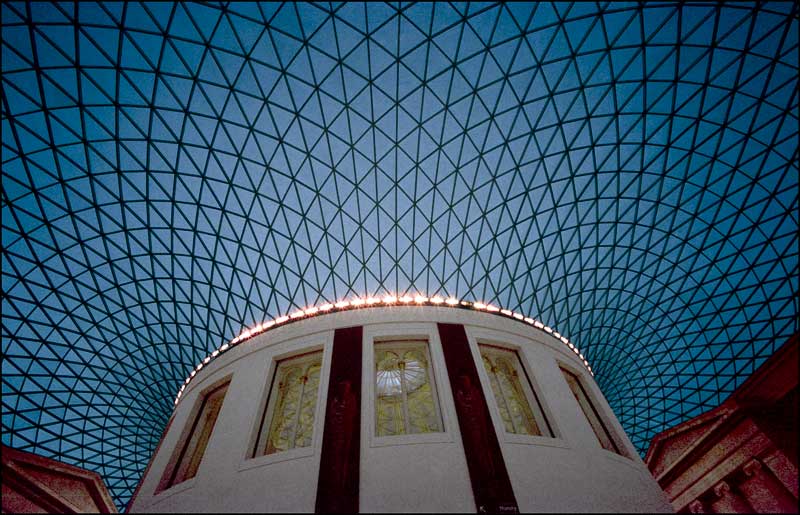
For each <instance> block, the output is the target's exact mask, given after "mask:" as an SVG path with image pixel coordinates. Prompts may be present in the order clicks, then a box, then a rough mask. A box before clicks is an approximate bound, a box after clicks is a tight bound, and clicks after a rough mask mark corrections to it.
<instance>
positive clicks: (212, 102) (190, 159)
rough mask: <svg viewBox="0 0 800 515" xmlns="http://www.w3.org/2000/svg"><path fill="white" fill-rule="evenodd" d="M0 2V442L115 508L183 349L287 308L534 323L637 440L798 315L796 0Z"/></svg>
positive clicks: (775, 339) (721, 387)
mask: <svg viewBox="0 0 800 515" xmlns="http://www.w3.org/2000/svg"><path fill="white" fill-rule="evenodd" d="M0 9H2V186H3V193H2V225H3V231H2V238H3V253H2V260H3V264H2V275H3V293H4V295H3V300H2V310H3V316H2V327H3V330H2V345H3V348H2V350H3V361H2V375H3V379H2V393H3V399H2V413H3V414H2V427H3V443H5V444H9V445H12V446H15V447H19V448H22V449H26V450H31V451H34V452H38V453H41V454H45V455H49V456H54V457H57V458H59V459H63V460H65V461H68V462H71V463H76V464H78V465H81V466H84V467H87V468H89V469H92V470H96V471H98V472H100V473H101V474H102V475H103V477H104V478H105V479H106V481H107V483H108V484H109V486H110V488H111V491H112V493H113V495H114V497H115V500H116V502H117V503H118V505H119V506H123V505H124V503H125V502H127V500H128V499H129V497H130V495H131V493H132V491H133V488H134V487H135V485H136V482H137V481H138V479H139V477H140V474H141V472H142V471H143V469H144V467H145V465H146V462H147V459H148V458H149V456H150V453H151V452H152V450H153V449H154V447H155V444H156V443H157V441H158V438H159V436H160V433H161V431H162V429H163V427H164V424H165V423H166V420H167V418H168V417H169V414H170V412H171V406H172V399H173V398H174V394H175V392H176V390H177V388H178V386H179V385H180V383H181V381H182V380H183V379H184V378H185V377H186V375H187V374H188V372H189V371H190V370H191V369H192V368H193V366H194V365H195V364H196V363H197V362H198V361H199V360H200V359H202V358H203V357H204V356H205V355H206V354H207V353H208V352H209V351H210V350H212V349H215V348H217V347H218V346H219V345H220V344H221V343H222V342H223V341H226V340H228V339H230V338H231V337H233V336H234V335H236V334H238V333H239V331H241V329H242V328H243V327H247V326H251V325H253V324H256V323H259V322H261V321H263V320H265V319H268V318H271V317H274V316H278V315H281V314H285V313H287V312H289V311H293V310H294V309H297V308H303V307H306V306H308V305H313V304H319V303H322V302H324V301H336V300H339V299H342V298H346V297H349V296H353V295H368V294H369V295H383V294H386V293H395V294H403V293H409V294H412V295H413V294H415V293H417V292H420V293H423V294H427V295H435V294H440V295H443V296H450V295H452V296H457V297H460V298H466V299H474V300H478V301H484V302H493V303H495V304H497V305H502V306H503V307H507V308H509V309H514V310H517V311H519V312H522V313H525V314H527V315H530V316H534V317H536V318H538V319H539V320H542V321H543V322H545V323H546V324H549V325H551V326H552V327H554V328H556V329H557V330H558V331H560V332H561V333H563V334H564V335H566V336H568V337H569V338H570V339H571V340H573V341H575V342H576V344H578V345H579V346H580V347H581V349H583V350H584V352H585V355H586V357H587V358H588V359H589V361H590V362H591V364H592V367H593V369H594V370H595V372H596V374H597V380H598V382H599V384H600V386H601V388H602V389H603V391H604V393H605V395H606V396H607V398H608V400H609V402H610V403H611V405H612V407H613V408H614V410H615V411H616V413H617V415H618V416H619V418H620V420H621V422H622V424H623V426H624V427H625V429H626V431H627V432H628V434H629V435H630V436H631V439H632V440H633V442H634V444H635V445H636V446H637V447H638V448H639V449H640V451H644V450H645V449H646V447H647V444H648V442H649V440H650V438H651V437H652V436H653V434H655V433H656V432H658V431H660V430H662V429H664V428H666V427H669V426H672V425H674V424H676V423H678V422H680V421H682V420H684V419H685V418H687V417H690V416H693V415H697V414H698V413H701V412H703V411H705V410H707V409H709V408H711V407H714V406H716V405H717V404H719V402H720V401H721V400H722V399H724V398H725V396H726V395H727V394H728V393H729V392H731V391H732V390H733V389H734V388H735V387H736V386H737V385H739V384H741V382H742V381H743V380H744V379H745V378H746V377H747V376H748V375H749V374H750V373H751V372H752V371H753V370H754V368H755V367H756V366H758V364H760V363H761V362H762V361H763V360H764V359H765V358H766V357H768V356H769V355H770V354H771V353H772V352H773V350H774V349H775V348H776V347H777V346H778V345H780V344H781V343H783V341H784V340H785V339H786V337H787V336H788V335H790V334H792V333H793V332H795V331H797V320H798V316H797V315H798V305H797V295H796V293H797V291H798V262H797V259H798V251H797V248H798V239H797V232H798V215H797V212H798V196H797V191H798V166H797V158H798V150H797V143H796V142H797V137H798V109H797V108H798V93H797V77H798V65H797V52H798V32H799V31H798V21H797V15H798V11H797V6H796V5H794V4H793V3H791V2H786V3H774V4H772V3H766V4H758V5H750V4H740V3H736V4H725V5H722V6H719V5H712V4H708V5H706V4H700V3H699V4H692V5H685V6H676V5H674V4H669V3H648V4H646V5H645V6H644V7H642V6H639V5H638V4H634V3H631V4H627V3H622V2H612V3H608V4H606V3H601V4H595V3H582V2H579V3H555V4H550V3H541V4H539V3H511V4H507V5H500V4H494V3H479V4H471V3H470V4H463V3H453V4H450V3H435V4H432V3H408V4H406V3H402V4H394V3H393V4H378V3H371V4H361V3H342V4H339V3H336V4H327V3H326V4H313V5H312V4H291V3H287V4H281V3H266V4H250V3H231V4H223V5H220V4H216V3H210V4H203V5H198V4H189V3H179V4H171V3H158V2H156V3H141V4H140V3H109V4H103V3H101V4H97V3H88V2H86V3H78V4H49V3H15V2H7V3H4V4H3V5H2V7H0Z"/></svg>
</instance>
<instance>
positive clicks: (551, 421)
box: [464, 325, 570, 449]
mask: <svg viewBox="0 0 800 515" xmlns="http://www.w3.org/2000/svg"><path fill="white" fill-rule="evenodd" d="M464 328H465V329H466V331H467V340H468V341H469V347H470V351H471V352H472V357H473V359H474V360H475V366H476V368H477V369H478V377H479V378H480V381H481V387H482V388H483V392H484V397H485V398H486V404H487V405H488V407H489V412H490V414H491V417H492V423H493V424H494V430H495V434H497V438H498V440H499V441H500V442H501V443H503V444H513V445H544V446H547V447H560V448H564V449H567V448H570V445H569V443H568V442H567V440H566V439H565V436H564V434H563V433H562V431H561V429H560V428H559V425H558V423H557V421H558V419H557V417H556V416H555V413H554V412H553V410H552V409H551V407H550V405H551V403H550V402H549V401H548V395H546V393H547V392H546V390H545V389H544V388H543V387H542V385H541V383H540V382H539V381H538V380H537V377H539V376H540V375H541V377H546V374H545V371H543V370H542V369H541V367H540V366H534V363H535V362H533V361H531V360H530V357H529V355H528V354H529V353H528V352H527V351H528V350H530V351H534V352H535V351H536V349H535V346H536V345H545V346H546V347H548V349H551V348H552V347H551V346H549V345H547V344H546V343H543V342H542V341H541V340H537V339H535V338H532V337H531V336H529V335H522V334H518V333H511V332H506V331H498V330H494V329H491V328H486V327H483V326H469V325H465V326H464ZM481 345H489V346H492V347H498V348H500V349H503V350H509V351H514V352H516V354H517V357H518V358H519V363H520V366H522V370H523V371H524V372H525V376H526V378H527V379H528V384H529V386H530V388H531V390H532V392H534V394H535V395H536V397H537V399H538V400H539V406H540V408H541V412H542V417H543V418H544V419H545V420H546V421H547V423H548V426H549V427H550V431H551V432H552V436H545V435H527V434H516V433H509V432H507V431H506V426H505V423H504V422H503V417H502V416H501V415H500V406H498V404H497V399H495V396H494V392H493V391H492V384H491V380H490V379H489V375H488V374H487V373H486V368H485V367H484V366H483V356H482V355H481V352H480V346H481ZM552 359H553V358H552V356H551V355H550V353H549V352H548V353H546V354H545V355H543V356H541V357H540V359H538V362H539V363H538V364H541V365H542V366H544V365H545V364H546V363H547V362H548V361H551V360H552ZM556 405H557V404H556Z"/></svg>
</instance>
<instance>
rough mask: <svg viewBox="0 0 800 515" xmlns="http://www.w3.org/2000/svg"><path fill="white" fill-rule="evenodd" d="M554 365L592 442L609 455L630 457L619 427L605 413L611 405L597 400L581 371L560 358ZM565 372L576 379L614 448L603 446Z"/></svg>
mask: <svg viewBox="0 0 800 515" xmlns="http://www.w3.org/2000/svg"><path fill="white" fill-rule="evenodd" d="M556 365H558V369H559V370H558V371H559V373H560V375H561V378H562V380H563V381H564V385H565V386H566V387H567V391H568V392H569V398H570V399H571V400H573V401H575V404H577V406H578V412H579V413H580V415H581V419H582V420H583V421H584V422H586V424H587V425H588V426H589V429H590V431H591V434H592V435H593V436H594V442H595V443H596V444H597V447H598V448H599V449H601V450H602V451H603V452H606V453H608V454H609V455H612V456H619V457H621V458H626V459H628V460H630V459H632V455H631V452H630V450H629V449H628V446H627V444H626V443H625V441H624V440H623V439H622V437H620V434H619V431H620V428H618V427H616V426H615V425H614V424H613V423H612V422H611V420H610V419H609V417H608V416H607V415H606V410H611V407H610V406H608V403H607V402H605V399H603V402H602V403H601V402H600V401H599V398H598V396H597V394H596V393H595V391H594V389H593V388H592V385H591V384H589V383H587V381H586V379H584V376H583V373H581V372H580V371H579V370H578V369H576V368H575V367H573V366H571V365H569V364H567V363H565V362H563V361H561V360H556ZM565 372H567V373H569V374H571V375H572V376H574V377H575V379H576V380H577V383H578V386H579V387H580V389H581V392H582V393H583V395H584V397H585V398H586V402H587V403H588V404H589V407H591V409H592V412H593V413H594V415H595V417H596V418H597V420H598V421H599V422H600V426H601V427H602V428H603V430H604V431H605V433H606V435H607V436H608V439H609V440H610V441H611V443H612V445H613V446H614V449H607V448H605V447H604V446H603V443H602V441H601V440H600V437H599V436H598V435H597V431H596V429H595V427H594V425H593V424H592V422H591V421H590V420H589V416H588V415H587V414H586V412H585V411H584V409H583V406H582V405H581V403H580V401H579V400H578V399H576V398H575V393H574V392H573V391H572V387H571V386H570V385H569V381H567V377H566V375H565ZM598 407H601V408H604V409H602V410H601V409H598Z"/></svg>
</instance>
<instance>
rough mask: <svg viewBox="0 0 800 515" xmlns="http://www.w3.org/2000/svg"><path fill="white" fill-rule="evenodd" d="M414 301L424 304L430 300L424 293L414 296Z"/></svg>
mask: <svg viewBox="0 0 800 515" xmlns="http://www.w3.org/2000/svg"><path fill="white" fill-rule="evenodd" d="M414 302H416V303H417V304H424V303H426V302H428V297H423V296H422V295H417V296H416V297H414Z"/></svg>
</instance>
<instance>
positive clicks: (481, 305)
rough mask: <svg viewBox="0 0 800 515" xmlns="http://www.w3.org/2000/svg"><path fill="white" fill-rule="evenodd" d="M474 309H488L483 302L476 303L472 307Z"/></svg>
mask: <svg viewBox="0 0 800 515" xmlns="http://www.w3.org/2000/svg"><path fill="white" fill-rule="evenodd" d="M472 307H474V308H475V309H486V304H484V303H483V302H476V303H475V304H473V305H472Z"/></svg>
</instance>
